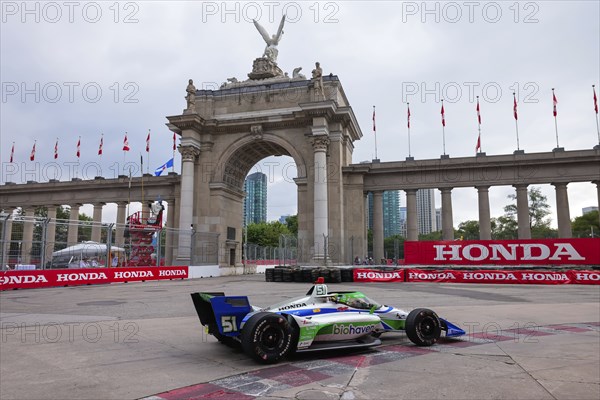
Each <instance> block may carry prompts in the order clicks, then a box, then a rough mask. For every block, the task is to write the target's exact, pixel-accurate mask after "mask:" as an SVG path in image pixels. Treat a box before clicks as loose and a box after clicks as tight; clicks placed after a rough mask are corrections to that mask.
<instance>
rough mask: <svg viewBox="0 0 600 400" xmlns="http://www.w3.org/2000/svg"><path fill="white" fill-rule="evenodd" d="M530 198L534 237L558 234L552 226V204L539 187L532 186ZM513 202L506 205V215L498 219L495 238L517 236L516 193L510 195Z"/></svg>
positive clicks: (512, 237) (547, 236) (531, 224)
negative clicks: (550, 216) (549, 216)
mask: <svg viewBox="0 0 600 400" xmlns="http://www.w3.org/2000/svg"><path fill="white" fill-rule="evenodd" d="M527 197H528V199H529V202H528V203H529V204H528V208H529V228H530V229H531V237H532V238H551V237H556V236H557V235H558V234H557V232H556V230H555V229H552V228H550V222H551V220H550V218H547V217H548V215H550V205H549V204H548V198H547V197H546V196H544V195H543V194H542V191H541V189H540V188H539V187H535V186H532V187H531V188H530V189H529V190H528V191H527ZM508 198H509V199H511V200H512V201H513V203H511V204H508V205H507V206H505V207H504V216H502V217H499V218H498V219H497V222H498V226H497V227H496V229H495V232H494V233H495V236H494V238H495V239H514V238H516V237H517V231H518V229H517V228H518V222H517V204H516V203H514V202H515V201H516V199H517V196H516V195H515V194H510V195H508Z"/></svg>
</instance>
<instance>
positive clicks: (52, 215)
mask: <svg viewBox="0 0 600 400" xmlns="http://www.w3.org/2000/svg"><path fill="white" fill-rule="evenodd" d="M56 207H58V206H56V205H52V206H49V207H48V219H49V220H50V221H49V222H48V227H47V228H46V248H45V249H44V252H45V256H44V257H45V260H46V262H52V253H53V252H54V244H55V242H56ZM42 268H46V266H45V265H44V266H42Z"/></svg>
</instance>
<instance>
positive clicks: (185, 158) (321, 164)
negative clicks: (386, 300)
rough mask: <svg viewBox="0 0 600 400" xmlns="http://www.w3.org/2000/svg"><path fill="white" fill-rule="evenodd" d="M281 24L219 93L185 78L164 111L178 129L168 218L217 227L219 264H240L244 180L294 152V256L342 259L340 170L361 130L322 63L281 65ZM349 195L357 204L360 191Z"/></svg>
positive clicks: (181, 253)
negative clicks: (175, 102) (178, 161)
mask: <svg viewBox="0 0 600 400" xmlns="http://www.w3.org/2000/svg"><path fill="white" fill-rule="evenodd" d="M257 25H258V24H257ZM282 26H283V20H282V24H281V25H280V30H279V32H278V34H277V35H273V37H271V38H269V36H268V35H266V36H265V35H263V37H265V41H266V42H267V39H266V38H269V42H267V48H266V49H265V52H264V54H263V56H262V57H259V58H257V59H256V60H254V63H253V67H252V72H250V73H249V74H248V79H245V80H238V79H236V78H229V79H228V82H227V83H224V84H223V85H221V87H220V88H219V89H218V90H197V89H196V87H195V86H194V83H193V81H192V80H190V81H189V85H188V87H187V96H186V101H187V108H186V109H185V110H184V111H183V113H182V114H181V115H175V116H170V117H167V119H168V121H169V123H168V124H167V125H168V127H169V129H171V130H172V131H173V132H175V133H177V134H178V135H180V136H181V146H180V149H179V150H180V152H181V154H182V170H181V190H180V199H179V207H177V208H178V211H176V214H178V215H176V216H175V220H176V222H177V221H178V228H179V229H187V228H188V227H189V229H192V230H194V231H196V232H214V233H218V234H219V238H220V240H219V242H220V243H221V244H222V245H221V246H219V247H220V248H219V264H220V265H221V266H232V265H241V263H242V258H241V250H242V226H243V200H244V195H245V193H244V180H245V177H246V175H247V174H248V172H249V171H250V170H251V168H252V167H253V166H254V165H255V164H256V163H257V162H259V161H260V160H262V159H263V158H265V157H268V156H273V155H274V156H279V155H285V156H289V157H291V158H292V159H293V160H294V162H295V164H296V168H297V177H295V178H294V181H295V183H296V185H297V189H298V190H297V202H298V243H299V246H298V247H299V256H298V257H299V260H298V261H299V262H301V263H319V264H321V263H324V262H325V263H329V262H331V263H338V262H343V261H344V243H346V238H344V232H346V231H347V230H346V229H345V228H344V220H345V218H344V215H345V206H346V202H347V199H345V195H344V188H343V181H342V168H343V167H345V166H348V165H350V164H351V162H352V151H353V148H354V141H355V140H359V139H360V138H361V136H362V133H361V131H360V127H359V125H358V123H357V121H356V118H355V115H354V113H353V111H352V108H351V107H350V104H349V102H348V99H347V98H346V95H345V93H344V90H343V88H342V85H341V83H340V81H339V79H338V77H337V76H334V75H324V74H323V72H322V69H321V67H320V65H319V63H315V67H314V69H313V71H312V74H311V77H309V78H308V79H307V78H306V77H305V76H304V75H303V74H301V73H300V70H301V68H296V69H295V70H294V71H293V73H292V76H290V74H288V73H284V72H283V71H282V70H281V68H279V66H278V64H277V54H278V52H277V48H276V47H277V43H278V41H279V38H281V34H282V30H281V28H282ZM258 27H259V26H257V28H258ZM259 31H260V32H261V34H263V33H264V32H263V31H264V29H263V30H262V31H261V29H259ZM277 36H279V37H277ZM292 195H294V194H292V193H290V196H292ZM356 201H363V196H362V188H361V189H360V192H358V196H357V199H356ZM360 218H362V217H360ZM223 239H225V240H223ZM189 240H191V239H190V237H187V238H186V236H180V239H179V245H178V248H177V254H176V257H175V258H176V259H177V260H178V261H179V262H182V263H185V262H186V261H188V260H189V258H190V248H191V246H190V243H189ZM363 251H364V250H363Z"/></svg>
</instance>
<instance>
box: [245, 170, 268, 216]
mask: <svg viewBox="0 0 600 400" xmlns="http://www.w3.org/2000/svg"><path fill="white" fill-rule="evenodd" d="M244 190H245V191H246V198H245V199H244V226H246V224H247V223H248V224H257V223H259V222H265V221H266V220H267V176H266V175H265V174H263V173H262V172H255V173H254V174H250V175H248V176H247V177H246V180H245V181H244Z"/></svg>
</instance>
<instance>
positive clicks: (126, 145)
mask: <svg viewBox="0 0 600 400" xmlns="http://www.w3.org/2000/svg"><path fill="white" fill-rule="evenodd" d="M123 151H129V140H127V132H125V138H124V139H123Z"/></svg>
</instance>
